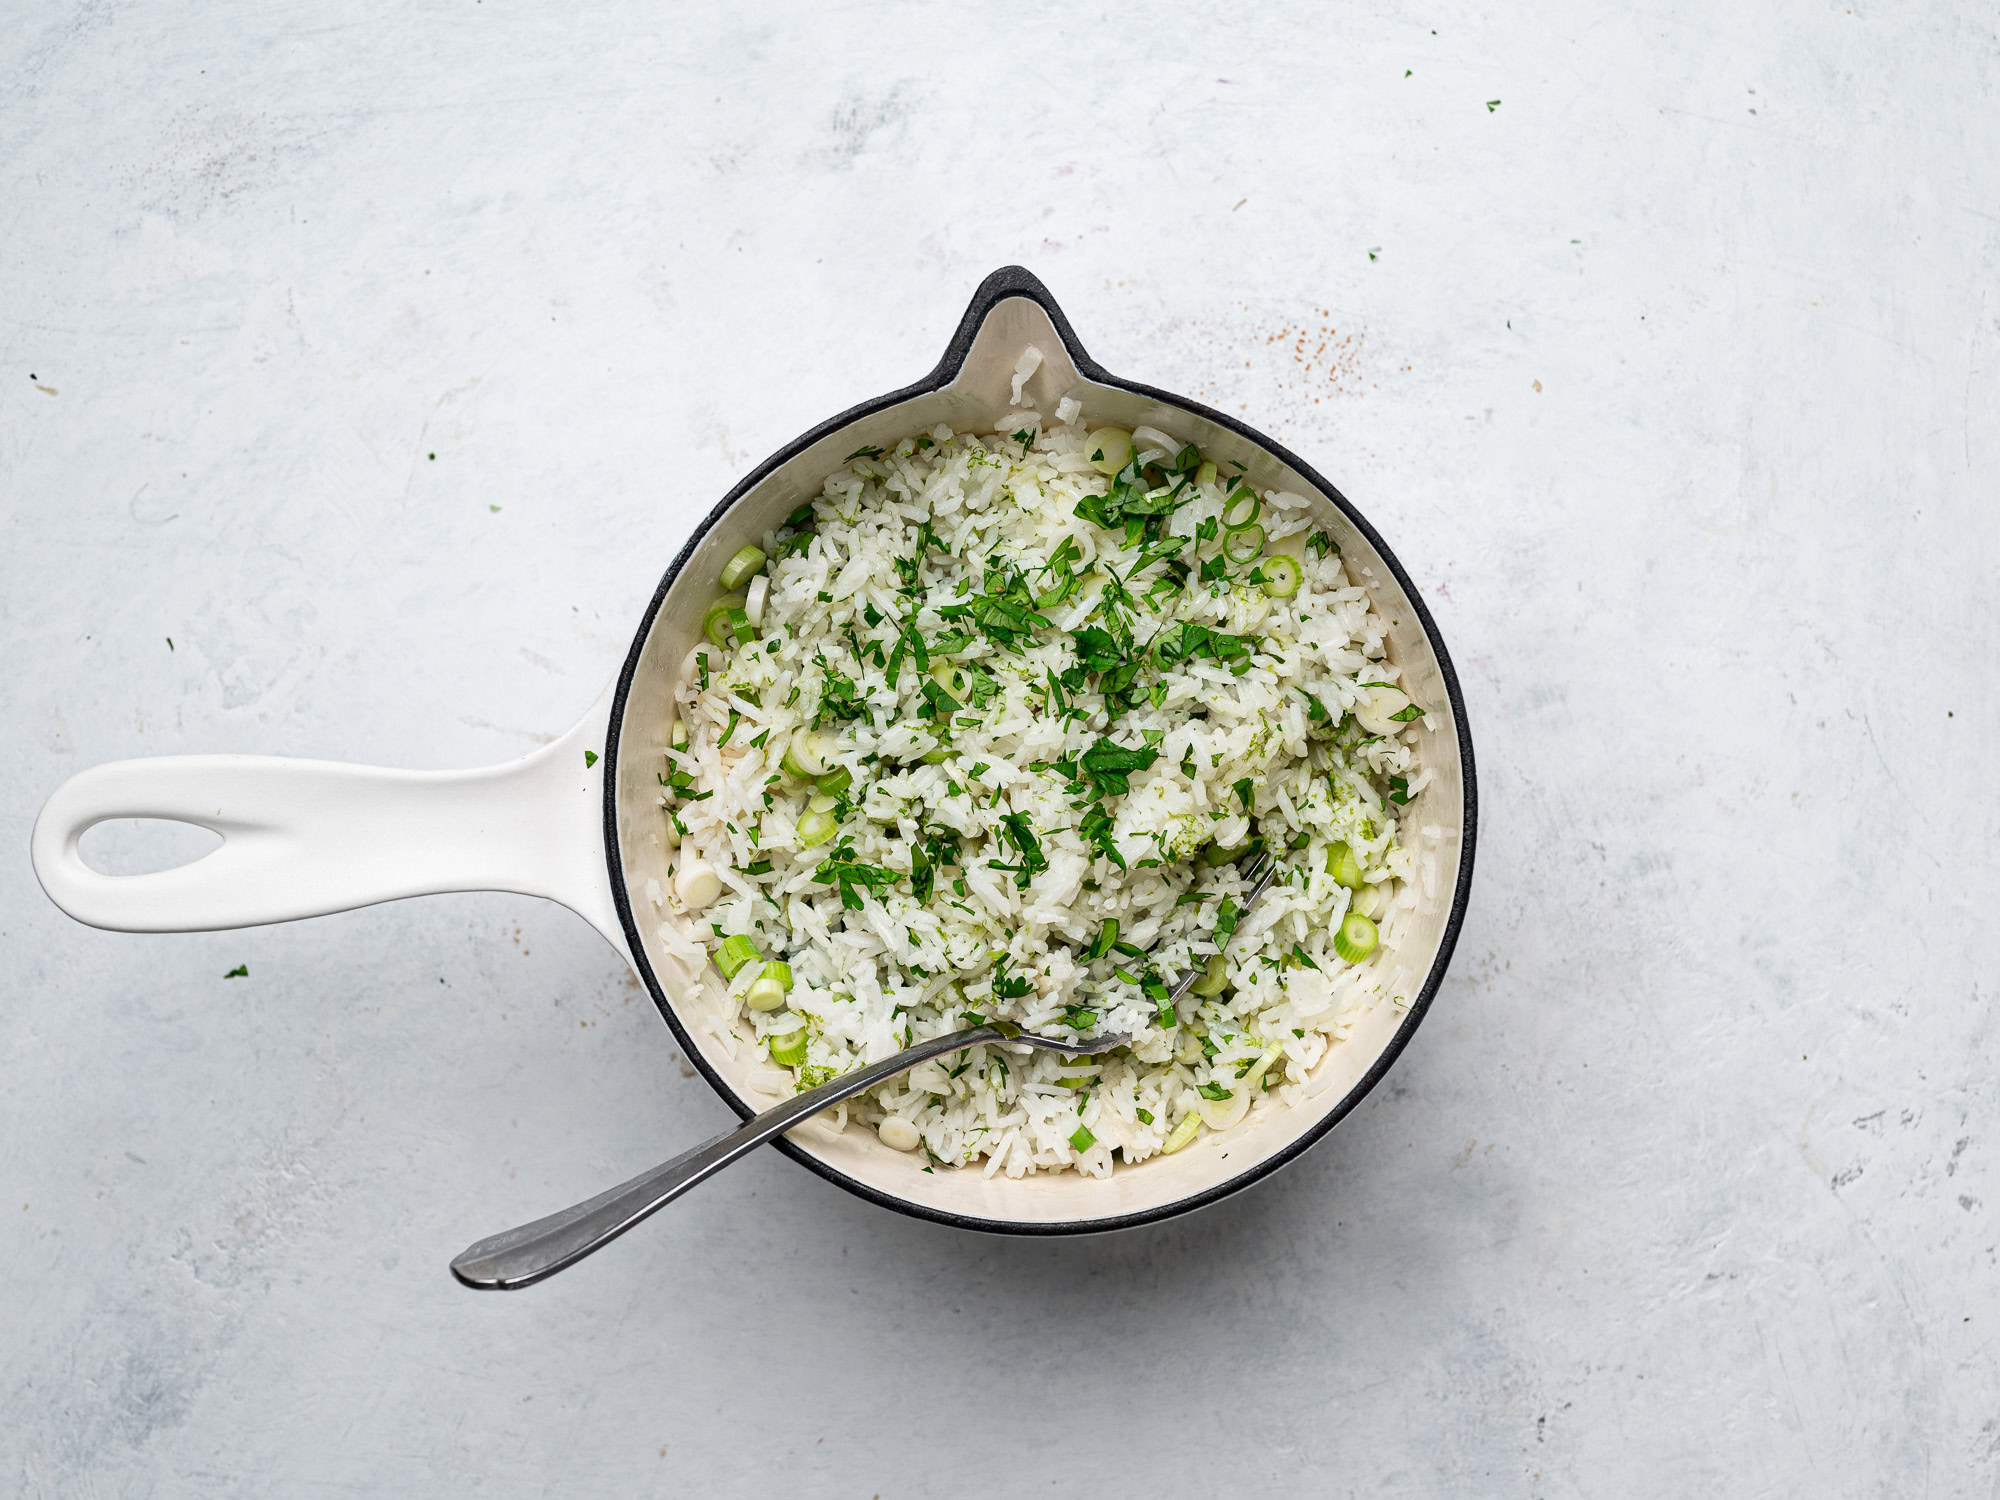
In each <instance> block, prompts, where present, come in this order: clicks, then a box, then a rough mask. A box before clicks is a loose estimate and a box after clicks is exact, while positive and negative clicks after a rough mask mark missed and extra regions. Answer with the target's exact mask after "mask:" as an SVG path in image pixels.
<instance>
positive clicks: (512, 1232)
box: [451, 1021, 1132, 1291]
mask: <svg viewBox="0 0 2000 1500" xmlns="http://www.w3.org/2000/svg"><path fill="white" fill-rule="evenodd" d="M1131 1040H1132V1038H1131V1037H1129V1036H1125V1035H1122V1034H1120V1035H1114V1036H1094V1037H1088V1038H1086V1039H1084V1040H1081V1041H1064V1040H1063V1039H1062V1038H1060V1037H1052V1036H1038V1035H1036V1034H1035V1033H1034V1032H1030V1031H1023V1030H1021V1029H1020V1028H1019V1027H1018V1026H1012V1025H1009V1024H1008V1023H1007V1022H1005V1021H997V1022H989V1023H988V1024H987V1025H984V1026H971V1027H968V1028H966V1029H965V1030H964V1031H954V1032H952V1033H951V1034H950V1035H948V1036H938V1037H932V1038H931V1039H930V1040H929V1041H925V1042H918V1043H917V1044H916V1045H915V1046H914V1047H905V1048H904V1049H903V1050H902V1051H901V1052H898V1053H897V1054H896V1055H895V1056H894V1057H885V1058H883V1059H882V1061H880V1062H878V1063H871V1064H869V1065H868V1066H867V1067H865V1068H861V1069H858V1070H856V1071H855V1072H852V1073H848V1074H844V1075H843V1076H841V1077H839V1078H836V1079H834V1080H833V1081H832V1082H831V1083H823V1084H821V1085H820V1086H819V1087H818V1088H816V1089H808V1090H806V1092H804V1093H803V1094H799V1095H797V1096H796V1097H794V1098H791V1099H787V1100H786V1101H785V1102H784V1103H782V1104H779V1105H777V1106H775V1107H773V1108H771V1109H767V1110H765V1111H764V1112H763V1113H762V1114H761V1115H758V1116H756V1117H755V1118H754V1119H751V1120H747V1121H745V1122H744V1123H743V1124H742V1125H740V1126H738V1127H737V1128H736V1129H735V1130H731V1131H727V1132H725V1133H724V1134H722V1135H719V1136H717V1137H716V1138H715V1139H714V1140H712V1141H710V1142H708V1143H707V1144H706V1145H702V1146H697V1147H695V1148H694V1150H692V1151H688V1152H684V1153H682V1154H681V1155H679V1156H676V1157H675V1158H674V1159H673V1160H672V1161H669V1162H663V1163H661V1164H660V1165H659V1166H657V1167H655V1168H653V1169H652V1171H650V1172H642V1173H640V1174H639V1175H638V1176H637V1177H634V1178H633V1179H632V1180H631V1181H630V1182H623V1183H620V1184H619V1185H618V1186H617V1187H615V1188H612V1189H611V1190H610V1191H608V1192H603V1193H599V1194H598V1195H597V1196H596V1197H595V1198H586V1199H585V1200H584V1201H583V1202H581V1203H579V1204H577V1205H576V1206H575V1207H574V1208H566V1209H564V1210H563V1211H562V1212H561V1213H556V1214H550V1215H549V1216H548V1217H547V1218H545V1219H537V1220H535V1222H534V1223H532V1224H523V1225H522V1226H521V1227H520V1228H518V1229H509V1230H507V1231H505V1232H504V1233H501V1234H496V1235H492V1236H489V1237H488V1238H486V1239H483V1240H481V1241H479V1242H478V1243H477V1244H475V1245H469V1246H467V1247H466V1248H465V1249H464V1250H463V1251H461V1252H460V1253H459V1255H458V1258H457V1259H456V1260H454V1261H453V1262H452V1263H451V1274H452V1275H454V1276H456V1277H457V1278H458V1279H459V1280H460V1281H462V1282H464V1283H465V1284H466V1285H467V1286H469V1287H476V1288H478V1289H480V1290H481V1291H513V1290H515V1289H517V1288H519V1287H524V1286H533V1285H534V1284H535V1283H536V1282H538V1281H541V1280H543V1279H544V1278H546V1277H549V1276H553V1275H555V1274H556V1272H558V1271H560V1270H562V1269H563V1268H564V1267H566V1266H573V1265H575V1264H576V1263H577V1262H578V1261H580V1260H582V1259H583V1258H584V1257H585V1256H586V1255H588V1254H590V1253H591V1252H592V1251H593V1250H596V1249H599V1248H600V1247H602V1246H604V1245H608V1244H610V1243H611V1242H612V1241H613V1240H615V1239H617V1238H618V1236H619V1235H621V1234H623V1233H624V1232H625V1231H626V1230H628V1229H630V1228H631V1227H632V1226H633V1225H635V1224H637V1223H639V1222H641V1221H642V1220H644V1219H646V1218H647V1217H649V1216H650V1215H652V1214H655V1213H658V1212H659V1211H660V1210H661V1209H663V1208H665V1207H666V1206H667V1205H668V1204H669V1203H671V1202H673V1201H674V1199H676V1198H678V1197H680V1195H681V1194H682V1193H685V1192H686V1191H687V1190H688V1189H689V1188H691V1187H694V1186H695V1185H696V1184H697V1183H701V1182H706V1181H707V1180H708V1179H709V1178H711V1177H713V1176H714V1175H715V1174H716V1173H717V1172H720V1171H721V1170H722V1169H723V1168H724V1167H726V1166H728V1165H729V1164H730V1163H731V1162H733V1161H735V1160H736V1159H737V1158H738V1157H740V1156H744V1155H746V1154H747V1153H749V1152H751V1151H754V1150H756V1149H757V1148H758V1147H759V1146H761V1145H763V1144H764V1142H766V1141H768V1140H770V1139H771V1137H772V1136H775V1135H779V1134H782V1133H783V1132H784V1131H787V1130H790V1129H791V1128H792V1127H793V1126H794V1125H797V1124H798V1123H799V1122H800V1121H802V1120H806V1119H809V1118H811V1117H812V1116H813V1115H816V1114H818V1113H819V1112H820V1111H821V1110H823V1109H830V1108H832V1107H833V1106H834V1105H836V1104H838V1103H840V1101H841V1100H843V1099H851V1098H853V1097H854V1096H855V1095H856V1094H862V1093H866V1092H867V1091H868V1090H869V1089H872V1088H874V1087H875V1085H876V1084H878V1083H881V1082H883V1081H884V1080H886V1079H890V1078H894V1077H895V1076H896V1075H897V1074H898V1073H902V1072H907V1071H908V1070H909V1069H911V1068H914V1067H915V1066H916V1065H917V1064H918V1063H920V1062H928V1061H929V1060H930V1059H931V1058H933V1057H940V1056H942V1055H943V1054H945V1053H947V1052H957V1051H960V1050H962V1049H963V1048H966V1047H977V1046H980V1045H981V1044H982V1043H987V1042H1000V1043H1006V1044H1011V1045H1014V1046H1018V1047H1022V1048H1036V1049H1039V1050H1041V1051H1044V1052H1061V1053H1064V1054H1065V1055H1067V1056H1071V1057H1075V1056H1078V1055H1080V1054H1085V1053H1095V1052H1108V1051H1110V1050H1111V1048H1113V1047H1118V1046H1122V1045H1123V1044H1125V1043H1126V1042H1129V1041H1131Z"/></svg>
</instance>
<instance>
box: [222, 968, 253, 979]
mask: <svg viewBox="0 0 2000 1500" xmlns="http://www.w3.org/2000/svg"><path fill="white" fill-rule="evenodd" d="M222 977H223V978H224V979H248V978H249V977H250V965H248V964H238V965H237V966H236V967H235V968H233V969H231V970H230V971H229V972H228V973H227V974H224V975H223V976H222Z"/></svg>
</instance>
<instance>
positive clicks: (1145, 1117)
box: [1132, 1106, 1153, 1125]
mask: <svg viewBox="0 0 2000 1500" xmlns="http://www.w3.org/2000/svg"><path fill="white" fill-rule="evenodd" d="M1132 1113H1133V1114H1135V1115H1137V1116H1138V1117H1139V1123H1140V1124H1141V1125H1150V1124H1152V1123H1153V1112H1152V1111H1151V1110H1150V1109H1146V1108H1144V1107H1143V1106H1142V1107H1137V1108H1134V1109H1133V1111H1132Z"/></svg>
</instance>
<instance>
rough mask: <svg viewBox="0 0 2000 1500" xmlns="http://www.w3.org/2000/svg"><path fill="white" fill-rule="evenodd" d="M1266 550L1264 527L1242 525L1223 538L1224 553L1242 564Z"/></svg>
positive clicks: (1232, 560) (1236, 562)
mask: <svg viewBox="0 0 2000 1500" xmlns="http://www.w3.org/2000/svg"><path fill="white" fill-rule="evenodd" d="M1263 550H1264V528H1263V527H1261V526H1241V527H1238V528H1237V529H1236V530H1234V531H1232V532H1230V533H1229V534H1228V535H1227V536H1225V537H1224V538H1223V539H1222V555H1223V556H1224V557H1226V558H1228V559H1229V560H1230V561H1231V562H1233V563H1235V564H1237V566H1239V567H1240V566H1242V565H1243V564H1244V563H1247V562H1249V561H1250V559H1252V558H1253V557H1255V556H1256V555H1257V554H1258V553H1259V552H1262V551H1263Z"/></svg>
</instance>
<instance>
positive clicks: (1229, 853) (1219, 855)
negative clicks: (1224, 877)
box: [1201, 839, 1264, 870]
mask: <svg viewBox="0 0 2000 1500" xmlns="http://www.w3.org/2000/svg"><path fill="white" fill-rule="evenodd" d="M1263 847H1264V841H1263V840H1262V839H1245V840H1244V841H1243V842H1242V843H1240V844H1228V845H1224V844H1210V845H1208V846H1207V847H1206V848H1205V849H1203V850H1202V851H1201V862H1202V863H1203V864H1205V865H1207V866H1208V867H1209V868H1210V869H1211V870H1214V869H1219V868H1220V867H1221V866H1223V865H1230V864H1234V863H1236V861H1237V860H1239V859H1241V858H1243V856H1244V855H1246V854H1254V853H1256V852H1257V851H1258V850H1259V849H1262V848H1263Z"/></svg>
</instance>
